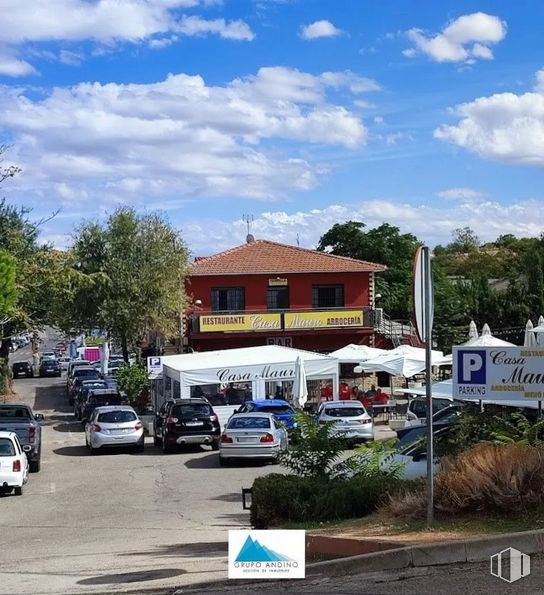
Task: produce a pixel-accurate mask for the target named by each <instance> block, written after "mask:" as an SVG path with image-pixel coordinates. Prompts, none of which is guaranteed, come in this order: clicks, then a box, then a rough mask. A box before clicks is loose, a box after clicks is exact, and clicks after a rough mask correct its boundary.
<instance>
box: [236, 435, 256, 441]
mask: <svg viewBox="0 0 544 595" xmlns="http://www.w3.org/2000/svg"><path fill="white" fill-rule="evenodd" d="M258 441H259V439H258V438H254V437H253V436H250V437H249V438H236V442H258Z"/></svg>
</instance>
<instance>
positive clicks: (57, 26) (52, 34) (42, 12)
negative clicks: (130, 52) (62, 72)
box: [0, 0, 255, 76]
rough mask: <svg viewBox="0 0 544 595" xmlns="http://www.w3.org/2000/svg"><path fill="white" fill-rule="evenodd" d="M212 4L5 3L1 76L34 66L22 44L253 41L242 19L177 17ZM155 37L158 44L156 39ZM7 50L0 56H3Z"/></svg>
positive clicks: (158, 0) (173, 0)
mask: <svg viewBox="0 0 544 595" xmlns="http://www.w3.org/2000/svg"><path fill="white" fill-rule="evenodd" d="M210 3H213V2H210V0H122V1H119V0H55V2H54V4H55V6H54V9H53V8H52V6H51V5H52V1H51V0H32V9H31V10H30V9H29V8H28V3H26V2H22V1H21V0H3V2H2V26H1V27H0V46H4V47H5V48H8V50H9V54H8V57H9V56H11V60H10V61H9V62H8V61H7V60H6V58H5V57H4V59H2V58H1V57H0V68H2V66H3V68H2V69H1V70H0V74H6V75H8V76H23V75H26V74H31V73H32V72H33V68H32V66H31V65H30V64H27V63H25V62H24V61H23V60H22V59H21V58H20V56H19V55H18V54H17V51H19V50H20V49H21V48H22V46H23V45H24V44H25V43H28V42H32V43H39V42H51V41H53V42H55V41H56V42H61V41H62V42H72V43H75V42H82V41H92V42H96V43H98V44H102V45H105V46H110V47H111V46H113V45H114V44H116V43H122V42H128V43H140V42H143V41H149V42H150V45H151V46H152V47H155V48H158V47H160V45H161V42H162V43H163V46H164V45H167V43H166V42H164V40H165V39H169V40H171V41H172V40H173V39H174V37H173V36H174V35H175V34H180V35H206V34H216V35H219V36H220V37H222V38H224V39H233V40H247V41H250V40H252V39H253V38H254V37H255V36H254V34H253V32H252V31H251V29H250V28H249V25H247V23H245V22H244V21H241V20H237V21H225V20H224V19H215V20H206V19H202V18H200V17H197V16H191V17H186V16H183V15H182V14H181V12H180V11H183V10H184V9H186V8H192V7H195V6H198V5H207V4H210ZM155 38H156V41H155ZM4 54H5V52H0V56H3V55H4Z"/></svg>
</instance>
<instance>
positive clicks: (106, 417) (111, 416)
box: [98, 411, 138, 424]
mask: <svg viewBox="0 0 544 595" xmlns="http://www.w3.org/2000/svg"><path fill="white" fill-rule="evenodd" d="M136 419H138V418H137V417H136V414H135V413H134V411H106V412H105V413H101V414H100V415H99V416H98V421H99V422H100V421H101V422H102V423H105V424H122V423H125V422H128V421H135V420H136Z"/></svg>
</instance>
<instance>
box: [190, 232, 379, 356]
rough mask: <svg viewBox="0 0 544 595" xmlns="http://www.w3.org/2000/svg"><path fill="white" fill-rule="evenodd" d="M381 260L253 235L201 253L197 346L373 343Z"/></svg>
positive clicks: (321, 347) (194, 324)
mask: <svg viewBox="0 0 544 595" xmlns="http://www.w3.org/2000/svg"><path fill="white" fill-rule="evenodd" d="M383 270H385V267H384V266H383V265H379V264H375V263H372V262H364V261H361V260H354V259H352V258H345V257H342V256H333V255H331V254H327V253H324V252H318V251H316V250H307V249H305V248H298V247H295V246H288V245H285V244H279V243H277V242H270V241H267V240H253V239H252V238H251V236H250V237H249V241H248V242H247V243H246V244H243V245H241V246H237V247H235V248H231V249H230V250H226V251H225V252H220V253H219V254H214V255H213V256H207V257H203V258H197V259H195V262H194V263H193V264H192V265H191V268H190V271H189V277H188V279H187V285H186V290H187V295H188V297H189V300H190V303H191V306H190V309H189V311H188V324H187V335H188V343H189V346H190V347H192V348H193V349H195V350H199V351H210V350H214V349H227V348H232V347H249V346H254V345H264V344H267V343H275V344H280V345H286V346H290V347H296V348H300V349H309V350H312V351H323V352H329V351H333V350H335V349H338V348H340V347H343V346H344V345H347V344H348V343H356V344H371V343H372V339H373V332H374V331H373V326H374V325H373V320H374V311H373V305H374V274H375V273H378V272H380V271H383Z"/></svg>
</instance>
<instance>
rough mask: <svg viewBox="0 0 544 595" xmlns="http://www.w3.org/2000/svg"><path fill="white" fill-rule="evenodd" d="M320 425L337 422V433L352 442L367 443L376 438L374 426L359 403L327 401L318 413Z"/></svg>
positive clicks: (335, 427)
mask: <svg viewBox="0 0 544 595" xmlns="http://www.w3.org/2000/svg"><path fill="white" fill-rule="evenodd" d="M317 421H318V422H319V423H322V424H324V423H327V422H332V421H333V422H336V424H335V426H334V429H335V430H336V433H337V434H339V435H341V436H342V437H344V438H346V439H347V440H349V441H351V442H365V441H367V440H372V439H373V438H374V424H373V423H372V418H371V417H370V415H369V414H368V413H367V411H366V409H365V408H364V406H363V404H362V403H360V402H359V401H326V402H324V403H321V405H320V406H319V409H318V411H317Z"/></svg>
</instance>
